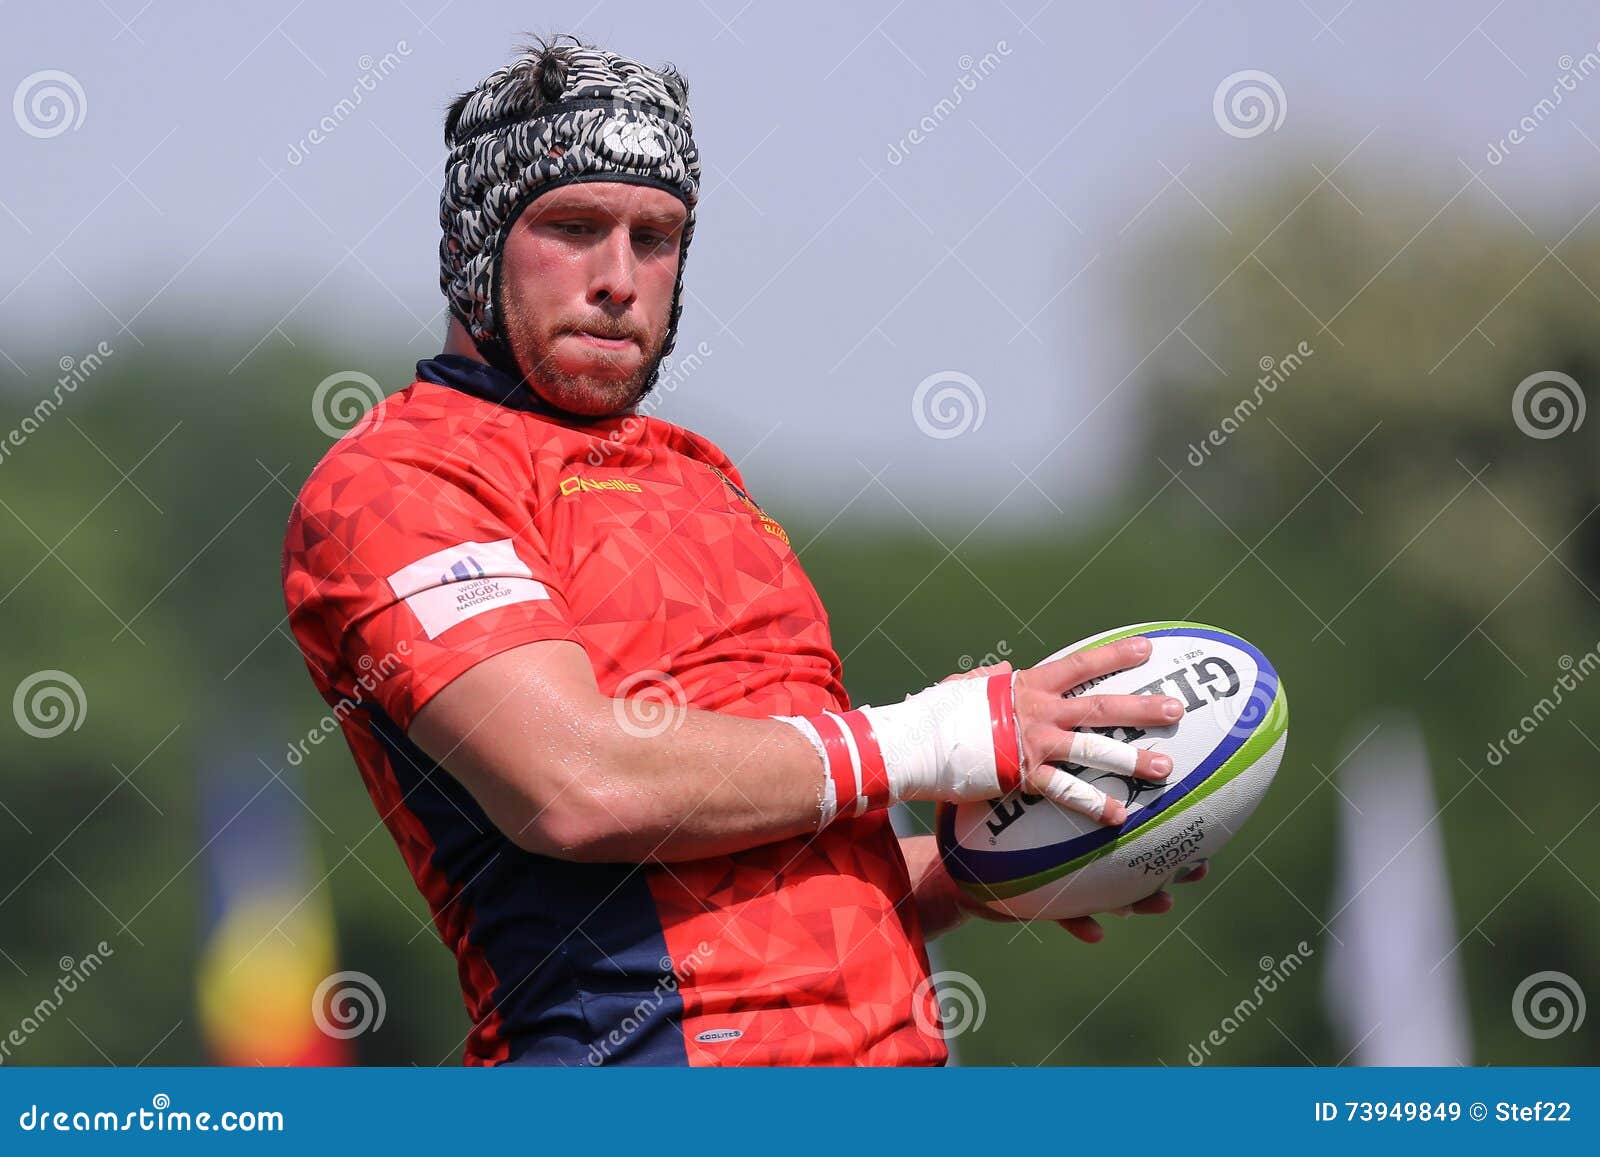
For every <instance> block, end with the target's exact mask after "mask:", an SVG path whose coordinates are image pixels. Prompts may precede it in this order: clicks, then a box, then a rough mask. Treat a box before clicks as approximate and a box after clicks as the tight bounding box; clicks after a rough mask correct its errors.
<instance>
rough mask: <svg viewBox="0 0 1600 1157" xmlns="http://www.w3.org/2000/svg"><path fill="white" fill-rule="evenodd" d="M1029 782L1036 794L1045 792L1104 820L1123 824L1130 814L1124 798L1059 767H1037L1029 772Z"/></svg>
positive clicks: (1093, 816) (1073, 808) (1029, 788)
mask: <svg viewBox="0 0 1600 1157" xmlns="http://www.w3.org/2000/svg"><path fill="white" fill-rule="evenodd" d="M1027 786H1028V790H1029V791H1031V792H1032V793H1033V794H1034V795H1042V796H1044V797H1045V798H1046V799H1048V800H1051V801H1052V802H1054V803H1058V804H1060V805H1061V806H1062V807H1064V808H1071V809H1072V810H1073V811H1075V812H1078V813H1080V814H1082V815H1086V816H1088V817H1089V818H1090V819H1092V820H1097V821H1098V822H1100V823H1103V824H1120V823H1121V822H1122V821H1123V820H1125V819H1127V818H1128V809H1127V807H1126V806H1125V805H1124V804H1123V802H1122V801H1121V800H1119V799H1115V798H1113V797H1112V796H1109V795H1107V794H1106V793H1105V792H1103V791H1101V790H1100V789H1099V788H1097V787H1095V786H1094V784H1092V783H1088V782H1085V781H1084V780H1081V779H1079V778H1078V777H1077V776H1075V775H1073V774H1072V773H1071V772H1069V771H1063V770H1062V769H1061V768H1059V767H1051V766H1048V765H1044V766H1040V767H1036V768H1034V769H1033V770H1032V771H1030V772H1029V773H1028V784H1027Z"/></svg>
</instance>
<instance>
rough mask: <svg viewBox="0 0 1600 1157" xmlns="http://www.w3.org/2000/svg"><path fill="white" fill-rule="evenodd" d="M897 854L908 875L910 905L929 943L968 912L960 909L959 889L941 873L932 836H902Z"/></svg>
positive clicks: (958, 922)
mask: <svg viewBox="0 0 1600 1157" xmlns="http://www.w3.org/2000/svg"><path fill="white" fill-rule="evenodd" d="M900 854H901V855H903V856H904V857H905V860H906V870H907V871H908V872H909V873H910V875H911V895H912V902H913V903H914V904H916V906H917V919H918V921H919V922H920V923H921V925H922V935H923V937H924V938H926V939H928V940H932V939H933V938H934V937H935V936H941V935H943V934H944V933H946V932H948V931H950V930H951V929H952V928H954V927H956V926H957V925H959V924H960V923H962V922H963V921H964V920H966V919H967V917H968V916H969V915H970V913H969V912H967V911H966V910H965V909H964V907H963V906H962V900H961V890H960V889H959V888H958V887H957V886H956V882H955V881H954V880H952V879H951V878H950V873H949V872H947V871H945V868H944V864H943V863H942V862H941V861H940V859H939V847H938V842H937V841H936V840H935V839H934V838H933V837H932V836H903V837H902V838H901V840H900Z"/></svg>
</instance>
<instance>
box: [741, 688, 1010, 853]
mask: <svg viewBox="0 0 1600 1157" xmlns="http://www.w3.org/2000/svg"><path fill="white" fill-rule="evenodd" d="M1012 678H1013V673H1011V672H1007V673H1005V674H1002V675H992V676H989V677H988V678H983V679H957V680H954V681H951V682H947V683H940V684H939V685H937V686H935V687H930V688H928V689H927V690H926V691H919V692H918V693H917V694H915V695H908V696H906V698H905V700H904V702H901V703H896V704H892V705H891V706H888V707H860V708H857V709H856V710H854V711H846V712H843V713H836V712H832V711H826V712H823V713H822V714H821V715H811V716H793V715H775V716H773V717H772V718H774V719H782V720H783V721H784V722H785V723H788V724H790V725H792V726H794V727H795V728H796V729H797V730H799V731H800V732H801V733H802V734H804V735H805V736H806V737H807V738H808V739H809V740H810V741H811V743H812V746H814V747H816V748H817V749H818V751H819V752H820V753H821V755H822V760H823V767H824V785H823V800H822V822H823V824H827V823H829V822H830V821H832V819H833V818H834V817H835V816H837V815H861V814H862V813H864V812H866V811H868V810H869V809H871V808H879V807H888V806H890V805H891V804H894V803H898V802H899V801H901V800H908V799H933V800H954V801H962V800H974V799H992V798H993V797H995V796H999V795H1004V794H1005V793H1006V792H1009V791H1012V790H1014V789H1015V788H1016V787H1017V786H1019V785H1020V783H1021V781H1022V771H1021V762H1022V759H1021V749H1020V747H1019V744H1018V738H1017V725H1016V709H1015V706H1014V703H1013V699H1012Z"/></svg>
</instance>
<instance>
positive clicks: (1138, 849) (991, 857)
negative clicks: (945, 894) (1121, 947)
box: [938, 622, 1289, 920]
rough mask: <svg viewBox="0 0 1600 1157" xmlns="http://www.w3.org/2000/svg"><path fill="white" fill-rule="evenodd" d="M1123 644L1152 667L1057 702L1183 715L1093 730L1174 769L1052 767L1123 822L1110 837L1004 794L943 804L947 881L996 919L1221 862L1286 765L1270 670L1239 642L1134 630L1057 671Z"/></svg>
mask: <svg viewBox="0 0 1600 1157" xmlns="http://www.w3.org/2000/svg"><path fill="white" fill-rule="evenodd" d="M1130 635H1144V636H1145V637H1147V638H1148V639H1149V640H1150V643H1151V652H1150V658H1149V659H1147V660H1146V661H1145V662H1143V663H1141V664H1140V665H1139V666H1137V667H1130V668H1128V669H1126V670H1123V671H1116V672H1113V673H1112V674H1110V675H1107V676H1104V677H1102V678H1099V679H1095V680H1091V681H1090V682H1088V683H1085V684H1083V685H1082V686H1079V687H1075V688H1073V689H1072V690H1071V691H1069V692H1067V694H1068V695H1085V694H1096V695H1171V696H1173V697H1174V698H1177V699H1179V700H1181V701H1182V702H1183V703H1184V704H1185V705H1186V711H1185V713H1184V715H1183V717H1182V718H1181V719H1179V720H1178V721H1177V722H1176V723H1173V724H1171V725H1169V726H1164V727H1156V728H1151V729H1149V730H1142V729H1140V728H1136V727H1111V728H1097V729H1096V730H1099V731H1101V732H1102V734H1105V735H1109V736H1111V737H1112V738H1114V739H1118V740H1122V741H1123V742H1127V743H1132V744H1133V745H1134V746H1136V747H1148V748H1153V749H1154V750H1156V751H1159V752H1163V753H1165V754H1166V755H1169V756H1171V757H1172V774H1171V775H1169V776H1168V777H1167V778H1166V779H1165V780H1140V779H1135V778H1134V777H1133V776H1131V775H1120V774H1114V773H1111V772H1103V771H1097V770H1095V769H1093V768H1084V767H1079V766H1077V765H1075V764H1060V765H1058V766H1061V767H1064V768H1066V770H1068V771H1070V772H1072V773H1073V774H1075V775H1078V776H1081V777H1082V778H1084V779H1086V780H1088V781H1089V782H1091V783H1093V784H1094V785H1095V786H1096V787H1098V788H1100V789H1101V790H1102V791H1105V792H1107V793H1109V794H1111V795H1112V796H1114V797H1115V798H1116V799H1119V800H1122V801H1123V802H1124V803H1125V804H1126V805H1127V808H1128V817H1127V819H1126V820H1124V821H1123V822H1122V824H1121V825H1119V826H1114V827H1113V826H1108V825H1104V824H1099V823H1096V822H1095V821H1093V820H1091V819H1089V818H1088V817H1086V816H1082V815H1079V814H1078V813H1077V812H1073V811H1069V810H1068V809H1066V808H1063V807H1060V806H1058V805H1056V804H1054V803H1051V802H1050V801H1049V800H1047V799H1044V798H1042V797H1040V796H1035V795H1029V794H1027V793H1024V792H1014V793H1012V794H1011V795H1007V796H1002V797H1000V798H999V799H993V800H987V801H984V802H979V803H963V804H941V805H940V807H939V813H938V837H939V851H940V854H941V856H942V857H943V860H944V864H945V867H946V868H947V869H948V870H949V872H950V875H951V877H952V878H953V879H954V880H955V881H956V883H957V884H958V885H959V886H960V887H961V888H962V889H963V890H964V891H966V892H967V893H968V894H970V895H972V896H975V897H977V898H979V899H981V900H983V901H984V903H985V904H986V905H987V906H988V907H990V908H993V909H995V910H996V911H998V912H1002V913H1005V914H1006V915H1010V916H1014V917H1018V918H1020V919H1024V920H1033V919H1039V920H1060V919H1064V918H1066V917H1069V916H1087V915H1092V914H1093V913H1096V912H1106V911H1110V910H1111V909H1114V908H1120V907H1122V906H1123V905H1125V904H1131V903H1133V902H1134V901H1135V900H1139V899H1142V898H1143V897H1145V896H1148V895H1149V894H1150V893H1152V892H1155V891H1157V890H1159V889H1161V888H1162V887H1164V886H1166V885H1167V884H1168V883H1169V882H1170V881H1171V880H1172V879H1173V878H1174V877H1175V876H1177V875H1178V873H1179V872H1180V871H1182V870H1183V868H1184V866H1185V865H1187V864H1189V863H1191V862H1193V861H1195V860H1200V859H1206V858H1209V857H1210V856H1212V855H1213V854H1214V853H1215V852H1216V851H1218V850H1219V849H1220V848H1221V847H1222V846H1223V845H1224V844H1226V843H1227V842H1228V840H1229V839H1230V838H1231V837H1232V836H1233V834H1234V833H1235V832H1237V831H1238V830H1239V828H1240V826H1241V825H1242V824H1243V823H1244V821H1245V820H1247V819H1248V818H1249V817H1250V813H1251V812H1253V811H1255V808H1256V805H1257V804H1258V803H1260V802H1261V797H1262V795H1263V794H1265V792H1266V790H1267V785H1268V784H1270V783H1271V782H1272V777H1273V775H1274V774H1275V773H1276V772H1277V770H1278V764H1279V762H1280V761H1281V760H1282V759H1283V749H1284V745H1285V744H1286V743H1287V742H1288V738H1289V704H1288V700H1287V699H1286V698H1285V697H1284V689H1283V680H1282V679H1280V678H1279V677H1278V673H1277V671H1275V670H1273V667H1272V664H1271V663H1270V662H1268V660H1267V657H1266V656H1265V655H1263V654H1262V653H1261V652H1260V651H1258V650H1257V649H1256V648H1255V647H1253V646H1251V645H1250V644H1249V643H1247V642H1245V641H1244V640H1243V639H1241V638H1240V637H1239V636H1238V635H1235V634H1232V633H1230V632H1228V631H1224V630H1220V629H1218V628H1217V627H1208V626H1206V625H1204V624H1202V623H1185V622H1156V623H1138V624H1135V625H1133V626H1129V627H1121V628H1119V629H1117V630H1114V631H1106V632H1105V633H1103V634H1099V635H1093V636H1091V637H1090V638H1087V639H1082V640H1080V641H1078V642H1076V643H1073V644H1072V645H1071V646H1069V647H1063V648H1062V649H1061V650H1059V651H1057V652H1056V653H1055V654H1053V655H1051V656H1050V657H1049V658H1048V659H1045V660H1042V661H1043V662H1049V661H1051V660H1053V659H1060V658H1062V657H1063V656H1066V655H1069V654H1071V653H1073V652H1074V651H1081V650H1083V649H1085V648H1087V647H1093V646H1096V645H1098V644H1101V643H1110V642H1114V641H1115V640H1117V639H1124V638H1127V637H1128V636H1130Z"/></svg>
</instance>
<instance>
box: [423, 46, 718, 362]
mask: <svg viewBox="0 0 1600 1157" xmlns="http://www.w3.org/2000/svg"><path fill="white" fill-rule="evenodd" d="M445 143H446V145H447V146H448V147H449V149H450V154H449V157H448V158H447V160H446V162H445V175H444V191H443V193H442V194H441V195H440V198H439V224H440V226H441V227H442V228H443V231H444V236H443V237H442V239H441V240H440V242H439V285H440V288H442V289H443V290H444V293H445V296H446V297H447V298H448V299H449V302H450V310H451V312H452V313H453V314H454V315H455V316H456V318H457V319H458V320H459V321H460V322H461V324H462V325H464V326H465V327H466V329H467V332H468V333H469V334H471V336H472V340H473V341H474V342H475V343H476V344H477V346H478V349H479V351H480V352H481V353H482V354H483V356H484V358H485V359H486V360H488V361H489V362H490V363H491V364H493V365H496V366H498V367H499V368H501V369H504V370H507V371H510V372H513V373H520V371H519V370H518V369H517V367H516V364H515V360H514V359H513V358H512V356H511V352H510V345H509V343H508V341H507V340H506V334H505V332H504V318H503V317H502V316H501V308H500V285H499V281H500V258H501V253H502V251H503V249H504V246H505V239H506V235H507V233H508V231H509V229H510V227H511V225H512V224H513V223H514V222H515V221H516V219H517V217H518V215H519V214H521V212H522V210H523V209H525V208H526V207H527V206H528V205H529V203H530V202H532V201H533V200H534V199H535V198H536V197H538V196H540V195H541V194H543V193H547V192H549V191H550V190H551V189H554V188H558V187H560V186H562V185H570V184H575V183H577V182H580V181H602V180H603V181H624V182H631V183H634V184H642V185H653V186H656V187H658V188H661V189H664V190H666V191H667V192H669V193H672V194H673V195H674V196H676V197H678V198H679V199H680V200H682V201H683V203H684V206H685V208H686V209H687V210H688V216H687V218H686V219H685V221H684V225H683V235H682V240H681V242H680V257H679V262H678V279H677V283H676V285H674V287H673V291H672V316H671V319H670V322H669V324H668V326H667V338H666V343H665V345H664V346H663V347H662V357H665V356H666V355H667V354H669V353H671V352H672V346H673V343H674V341H675V340H676V338H677V332H678V318H679V316H680V314H681V313H682V304H681V300H680V299H681V294H682V290H683V261H684V259H685V258H686V257H687V255H688V249H689V241H690V239H691V238H692V237H693V236H694V216H695V213H694V211H695V203H696V202H697V201H698V199H699V193H700V153H699V150H698V149H696V148H695V143H694V130H693V127H692V125H691V123H690V120H689V104H688V87H687V85H686V84H685V83H684V80H683V78H682V77H681V76H679V75H678V73H677V72H676V70H674V69H673V68H671V67H670V66H668V67H665V68H662V69H653V68H649V67H647V66H646V65H643V64H640V63H638V62H637V61H633V60H629V59H627V58H626V57H622V56H617V55H615V54H614V53H610V52H605V51H603V50H601V49H596V48H588V47H583V46H578V45H572V46H566V45H563V46H559V47H549V48H542V47H541V48H539V49H536V50H530V51H528V52H526V53H525V54H524V55H522V56H520V57H518V58H517V59H516V60H514V61H512V62H511V63H510V64H508V65H506V66H505V67H504V68H501V69H498V70H496V71H495V72H492V73H490V74H489V75H488V76H487V77H485V78H484V80H483V81H482V83H480V84H479V85H478V86H477V87H476V88H474V89H473V90H472V91H471V93H470V94H469V95H468V96H467V99H466V101H465V102H464V104H462V106H461V109H460V114H459V115H458V116H456V117H453V118H452V119H451V120H449V121H448V122H447V123H446V125H445ZM659 367H660V363H659V362H658V363H657V372H659ZM651 384H654V377H652V379H651Z"/></svg>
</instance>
